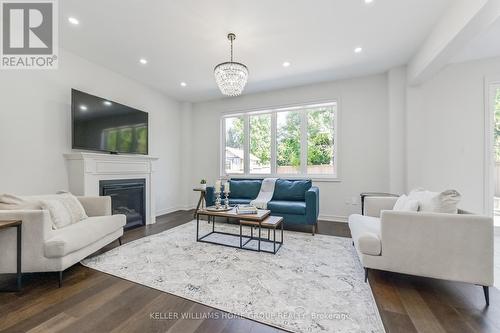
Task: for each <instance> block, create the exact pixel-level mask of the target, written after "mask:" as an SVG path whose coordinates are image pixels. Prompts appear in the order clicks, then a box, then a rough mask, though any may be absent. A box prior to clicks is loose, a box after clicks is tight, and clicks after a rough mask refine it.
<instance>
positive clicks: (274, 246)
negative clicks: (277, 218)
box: [267, 228, 276, 254]
mask: <svg viewBox="0 0 500 333" xmlns="http://www.w3.org/2000/svg"><path fill="white" fill-rule="evenodd" d="M267 231H269V229H268V230H267ZM273 252H274V254H276V228H274V229H273Z"/></svg>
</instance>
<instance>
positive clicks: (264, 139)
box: [225, 107, 500, 169]
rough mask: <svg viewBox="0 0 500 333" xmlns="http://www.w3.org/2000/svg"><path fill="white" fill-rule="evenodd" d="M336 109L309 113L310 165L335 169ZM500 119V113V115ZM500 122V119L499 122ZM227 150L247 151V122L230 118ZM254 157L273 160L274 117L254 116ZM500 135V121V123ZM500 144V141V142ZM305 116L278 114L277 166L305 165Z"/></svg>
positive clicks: (265, 115)
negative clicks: (302, 145)
mask: <svg viewBox="0 0 500 333" xmlns="http://www.w3.org/2000/svg"><path fill="white" fill-rule="evenodd" d="M334 112H335V109H334V108H332V107H322V108H317V109H311V110H308V112H307V164H308V165H313V166H323V165H329V166H332V165H333V154H334V152H333V146H334V142H333V140H334V133H333V117H334ZM498 113H499V116H500V109H499V111H498ZM499 119H500V118H499ZM225 121H226V147H232V148H238V149H243V146H244V118H243V117H234V118H226V120H225ZM249 121H250V124H249V125H250V153H251V154H252V155H254V156H256V157H257V158H258V159H259V164H260V165H269V164H270V162H271V161H270V160H271V149H270V147H271V131H272V129H271V115H270V114H262V115H251V116H250V117H249ZM498 124H499V125H498V133H499V134H500V121H499V123H498ZM499 142H500V139H499ZM300 155H301V112H300V111H283V112H278V113H277V131H276V165H277V166H278V167H294V168H296V169H298V168H299V167H300V162H301V157H300Z"/></svg>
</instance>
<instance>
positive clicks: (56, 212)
mask: <svg viewBox="0 0 500 333" xmlns="http://www.w3.org/2000/svg"><path fill="white" fill-rule="evenodd" d="M40 204H41V206H42V209H44V210H48V211H49V213H50V218H51V219H52V227H53V229H61V228H64V227H67V226H69V225H71V215H70V213H69V211H68V209H66V207H65V206H64V204H63V203H62V201H60V200H56V199H48V200H40Z"/></svg>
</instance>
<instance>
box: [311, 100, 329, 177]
mask: <svg viewBox="0 0 500 333" xmlns="http://www.w3.org/2000/svg"><path fill="white" fill-rule="evenodd" d="M333 128H334V124H333V112H332V111H331V108H328V107H326V108H325V107H320V108H315V109H311V110H308V111H307V173H308V174H313V175H325V174H333V173H334V168H333V151H334V147H333V142H334V134H335V133H334V131H333Z"/></svg>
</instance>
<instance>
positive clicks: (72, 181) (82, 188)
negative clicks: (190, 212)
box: [63, 152, 158, 224]
mask: <svg viewBox="0 0 500 333" xmlns="http://www.w3.org/2000/svg"><path fill="white" fill-rule="evenodd" d="M63 156H64V158H65V160H66V167H67V171H68V184H69V190H70V191H71V193H73V194H75V195H82V196H98V195H99V182H100V181H101V180H116V179H145V180H146V224H152V223H155V222H156V211H155V192H154V181H153V178H154V171H155V169H154V164H155V163H154V162H155V161H156V160H158V158H157V157H153V156H148V155H115V154H104V153H102V154H100V153H87V152H74V153H68V154H64V155H63Z"/></svg>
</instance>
